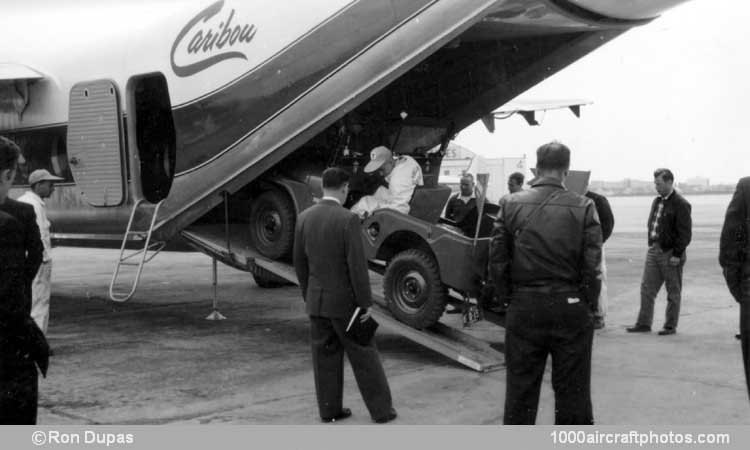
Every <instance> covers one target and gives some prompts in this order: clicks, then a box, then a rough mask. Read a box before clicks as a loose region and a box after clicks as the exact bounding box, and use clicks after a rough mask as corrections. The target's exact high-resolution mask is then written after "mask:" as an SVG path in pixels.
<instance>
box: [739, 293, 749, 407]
mask: <svg viewBox="0 0 750 450" xmlns="http://www.w3.org/2000/svg"><path fill="white" fill-rule="evenodd" d="M746 292H750V290H748V291H746ZM747 297H750V295H748V296H746V298H745V299H743V300H744V301H743V302H741V303H740V335H741V336H740V338H741V342H742V362H743V363H744V365H745V383H746V384H747V395H748V397H749V398H750V298H747Z"/></svg>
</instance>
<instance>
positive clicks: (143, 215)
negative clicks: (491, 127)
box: [0, 0, 685, 267]
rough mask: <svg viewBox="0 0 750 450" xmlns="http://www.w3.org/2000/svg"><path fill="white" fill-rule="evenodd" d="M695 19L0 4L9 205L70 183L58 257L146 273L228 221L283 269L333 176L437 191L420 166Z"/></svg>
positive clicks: (506, 8)
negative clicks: (80, 247)
mask: <svg viewBox="0 0 750 450" xmlns="http://www.w3.org/2000/svg"><path fill="white" fill-rule="evenodd" d="M684 1H685V0H633V1H628V2H622V1H618V0H400V1H398V2H393V1H391V0H366V1H365V0H314V1H309V2H305V4H304V5H302V4H300V2H277V1H267V0H245V1H242V0H112V1H109V2H104V3H103V2H100V1H98V0H81V1H77V2H57V1H51V0H24V1H9V2H4V4H3V7H2V9H3V14H2V16H1V17H0V24H1V25H2V26H1V27H0V30H3V33H4V34H5V36H6V37H8V38H7V39H6V40H7V43H6V44H5V45H3V46H2V48H0V135H3V136H6V137H9V138H10V139H12V140H14V141H15V142H16V143H18V144H19V145H20V147H21V148H22V151H23V156H24V159H25V160H26V164H25V165H24V166H23V167H22V168H21V170H19V171H18V174H17V179H16V180H15V183H14V189H13V190H12V191H11V196H13V197H16V196H18V195H20V193H21V192H22V191H23V190H24V189H26V188H27V176H28V174H29V173H30V172H31V171H33V170H35V169H39V168H45V169H48V170H49V171H50V172H52V173H53V174H55V175H57V176H60V177H62V178H63V179H64V181H63V182H61V183H59V184H58V187H57V189H56V190H55V192H54V194H53V196H52V197H51V198H50V199H48V201H47V208H48V216H49V219H50V221H51V222H52V223H53V238H55V239H57V240H64V241H66V242H72V243H76V242H83V241H90V240H96V241H103V242H107V241H109V242H122V245H123V249H124V248H125V245H126V244H127V243H133V244H134V245H138V246H142V247H143V248H142V253H143V254H144V255H145V254H146V253H147V251H146V249H148V248H151V247H152V246H154V243H155V242H157V243H158V242H162V243H163V242H165V241H167V240H169V239H171V238H173V237H175V236H178V235H179V234H180V233H181V232H183V231H184V230H185V229H187V228H188V227H190V226H192V225H193V224H195V223H199V222H211V221H214V222H217V221H218V222H220V221H221V220H222V218H223V220H226V221H230V220H231V222H232V224H233V225H235V226H239V227H240V228H241V229H242V230H243V231H242V232H243V233H246V234H247V239H248V245H250V244H252V245H253V246H255V247H256V248H257V249H258V251H260V252H261V253H262V254H263V255H264V256H266V257H268V258H271V259H279V258H284V257H287V256H288V253H289V250H290V248H291V239H292V234H293V226H294V218H295V217H296V214H297V213H299V212H300V211H301V210H303V209H304V208H306V207H307V206H309V205H311V204H313V203H314V201H315V198H316V196H318V195H319V191H320V185H319V183H320V180H319V174H320V172H321V171H322V170H323V169H324V168H325V167H328V166H331V165H339V166H342V167H346V168H348V169H350V170H352V172H353V173H355V174H357V173H359V171H358V168H359V167H361V165H362V164H363V163H364V162H366V160H367V155H368V152H369V150H370V149H371V148H373V147H375V146H377V145H387V146H389V147H390V148H392V149H393V150H394V151H395V152H396V153H403V152H409V153H411V154H413V155H415V158H417V159H418V161H419V162H420V164H421V165H422V168H423V171H424V173H425V184H426V185H430V184H435V183H437V178H438V176H439V173H440V170H439V169H440V158H441V157H442V152H437V153H427V152H425V151H424V149H427V148H433V147H435V146H436V145H440V146H442V148H443V150H444V148H445V146H447V143H448V142H449V141H450V139H451V138H452V137H453V136H454V135H455V134H456V133H457V132H459V131H460V130H462V129H464V128H465V127H467V126H469V125H470V124H472V123H474V122H476V121H477V120H481V119H483V118H485V120H487V119H486V118H487V117H488V115H492V112H493V111H496V110H497V109H498V108H500V107H501V106H502V105H505V104H506V103H508V102H509V101H510V100H512V99H514V98H516V97H517V96H518V95H519V94H521V93H523V92H525V91H526V90H528V89H529V88H530V87H532V86H534V85H535V84H537V83H539V82H541V81H542V80H544V79H545V78H547V77H549V76H551V75H552V74H554V73H556V72H558V71H560V70H562V69H563V68H565V67H566V66H567V65H569V64H571V63H573V62H575V61H577V60H578V59H580V58H582V57H584V56H585V55H587V54H588V53H590V52H591V51H593V50H595V49H596V48H598V47H600V46H601V45H603V44H605V43H607V42H609V41H610V40H612V39H614V38H616V37H618V36H619V35H621V34H622V33H624V32H625V31H627V30H628V29H630V28H633V27H636V26H641V25H646V24H648V23H649V22H650V21H652V20H653V19H654V18H656V17H658V15H659V14H661V13H662V12H663V11H665V10H667V9H669V8H671V7H674V6H675V5H677V4H679V3H683V2H684ZM10 36H12V40H11V39H10V38H9V37H10ZM581 104H583V103H581ZM576 107H580V106H576ZM503 111H506V113H507V112H508V111H520V113H521V114H522V115H524V117H526V116H527V115H528V114H529V113H528V111H527V110H524V109H523V108H521V109H504V110H503ZM524 111H527V112H526V113H524ZM574 112H575V111H574ZM532 119H533V117H532ZM527 120H528V118H527ZM485 123H487V122H485ZM363 183H364V184H366V182H364V181H363ZM365 187H366V186H365ZM365 187H363V188H362V189H365ZM227 229H228V228H227ZM204 251H206V252H207V253H209V254H211V255H212V256H214V257H217V258H220V259H221V260H222V261H224V262H227V263H229V264H231V263H232V262H231V260H229V259H228V258H226V257H223V256H222V254H221V252H219V251H214V252H211V251H210V250H205V249H204ZM118 267H119V265H118Z"/></svg>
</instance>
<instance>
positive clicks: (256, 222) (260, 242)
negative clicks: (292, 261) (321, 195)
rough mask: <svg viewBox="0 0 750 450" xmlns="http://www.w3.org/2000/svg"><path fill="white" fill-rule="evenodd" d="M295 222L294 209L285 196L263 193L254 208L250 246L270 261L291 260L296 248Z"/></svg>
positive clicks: (276, 193) (252, 209) (251, 208)
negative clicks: (294, 247)
mask: <svg viewBox="0 0 750 450" xmlns="http://www.w3.org/2000/svg"><path fill="white" fill-rule="evenodd" d="M295 220H296V213H295V209H294V205H293V204H292V201H291V199H290V198H289V197H288V196H287V195H286V194H285V193H282V192H280V191H275V190H271V191H266V192H263V193H262V194H260V195H259V196H258V197H257V198H255V199H254V200H253V202H252V206H251V207H250V242H251V243H252V244H253V246H255V248H256V250H258V252H259V253H260V254H261V255H263V256H265V257H267V258H270V259H282V258H288V257H289V256H290V255H291V254H292V245H293V244H294V223H295Z"/></svg>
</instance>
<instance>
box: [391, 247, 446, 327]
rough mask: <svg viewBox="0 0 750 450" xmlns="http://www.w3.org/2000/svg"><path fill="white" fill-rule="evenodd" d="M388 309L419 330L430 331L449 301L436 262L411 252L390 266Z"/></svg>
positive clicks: (412, 250)
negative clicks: (428, 329) (426, 329)
mask: <svg viewBox="0 0 750 450" xmlns="http://www.w3.org/2000/svg"><path fill="white" fill-rule="evenodd" d="M383 290H384V294H385V298H386V301H387V302H388V309H389V310H390V311H391V314H393V316H394V317H396V319H398V320H400V321H401V322H404V323H405V324H407V325H409V326H411V327H413V328H416V329H422V328H427V327H430V326H432V325H434V324H435V323H437V321H438V320H439V319H440V316H442V315H443V311H445V305H446V304H447V302H448V299H447V295H446V294H447V292H446V289H445V286H444V285H443V282H442V281H441V280H440V271H439V270H438V266H437V263H436V262H435V259H434V258H433V257H432V256H431V255H429V254H428V253H426V252H424V251H422V250H417V249H410V250H405V251H403V252H401V253H398V254H397V255H396V256H394V257H393V259H391V261H390V262H389V263H388V267H386V269H385V277H384V278H383Z"/></svg>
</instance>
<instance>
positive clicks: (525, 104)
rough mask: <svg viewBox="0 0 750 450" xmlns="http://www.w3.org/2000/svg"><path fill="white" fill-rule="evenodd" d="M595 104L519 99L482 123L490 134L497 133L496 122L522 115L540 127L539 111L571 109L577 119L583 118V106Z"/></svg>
mask: <svg viewBox="0 0 750 450" xmlns="http://www.w3.org/2000/svg"><path fill="white" fill-rule="evenodd" d="M592 103H593V102H592V101H591V100H585V99H563V100H531V99H518V100H514V101H511V102H509V103H506V104H505V105H503V106H501V107H500V109H497V110H495V111H493V112H492V113H491V114H488V115H486V116H484V117H482V122H483V123H484V125H485V126H486V127H487V130H489V132H490V133H493V132H494V131H495V120H496V119H497V120H503V119H507V118H509V117H511V116H512V115H514V114H520V115H521V116H522V117H523V118H524V119H526V122H528V124H529V125H532V126H534V125H539V122H538V121H537V120H536V113H537V112H538V111H547V110H552V109H566V108H568V109H570V110H571V111H572V112H573V114H575V115H576V117H581V106H584V105H590V104H592Z"/></svg>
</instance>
